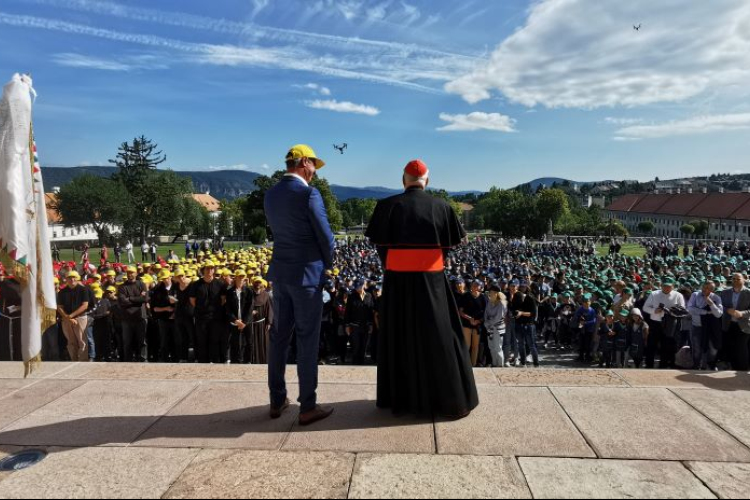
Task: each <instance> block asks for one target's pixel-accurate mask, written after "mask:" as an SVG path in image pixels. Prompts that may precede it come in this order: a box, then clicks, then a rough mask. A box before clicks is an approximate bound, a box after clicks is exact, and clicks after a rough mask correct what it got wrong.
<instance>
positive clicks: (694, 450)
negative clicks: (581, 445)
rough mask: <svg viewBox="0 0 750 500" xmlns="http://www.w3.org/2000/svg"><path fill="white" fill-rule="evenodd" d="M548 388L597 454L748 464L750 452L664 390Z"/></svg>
mask: <svg viewBox="0 0 750 500" xmlns="http://www.w3.org/2000/svg"><path fill="white" fill-rule="evenodd" d="M552 391H553V393H554V394H555V395H556V396H557V398H558V400H559V401H560V403H561V404H562V405H563V407H564V408H565V410H566V411H567V412H568V414H569V415H570V417H571V418H572V419H573V421H574V422H575V424H576V425H577V427H578V428H579V429H580V430H581V432H583V434H584V435H585V436H586V438H587V440H588V442H589V443H590V444H591V445H592V446H593V447H594V449H595V450H596V452H597V454H598V455H599V457H600V458H614V459H630V460H664V461H687V460H693V461H705V462H742V463H744V462H750V450H748V449H747V448H746V447H745V446H743V445H742V444H741V443H739V442H738V441H737V440H735V439H734V438H733V437H732V436H730V435H729V434H727V433H726V432H724V431H722V430H721V429H719V428H718V427H717V426H716V425H715V424H714V423H713V422H711V421H710V420H708V419H707V418H705V417H704V416H702V415H701V414H699V413H698V412H696V411H695V410H694V409H692V408H691V407H690V406H689V405H688V404H686V403H685V402H684V401H682V400H680V399H679V398H678V397H677V396H675V395H674V394H672V393H671V392H669V391H668V390H666V389H603V388H593V389H592V388H553V389H552Z"/></svg>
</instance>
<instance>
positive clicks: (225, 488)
mask: <svg viewBox="0 0 750 500" xmlns="http://www.w3.org/2000/svg"><path fill="white" fill-rule="evenodd" d="M353 467H354V455H350V454H342V453H279V452H252V451H222V450H208V451H203V452H201V453H200V455H198V457H197V458H196V459H195V460H194V461H193V463H192V464H191V465H190V467H188V469H187V470H186V471H185V472H184V473H183V474H182V476H180V478H179V479H178V480H177V481H176V482H175V483H174V485H173V486H172V487H171V488H170V489H169V491H168V492H167V494H166V495H165V496H164V498H334V499H336V498H338V499H343V498H346V497H347V493H348V491H349V481H350V478H351V474H352V469H353Z"/></svg>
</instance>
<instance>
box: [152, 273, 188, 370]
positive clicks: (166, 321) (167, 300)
mask: <svg viewBox="0 0 750 500" xmlns="http://www.w3.org/2000/svg"><path fill="white" fill-rule="evenodd" d="M176 296H177V287H175V286H174V283H173V282H172V273H171V272H170V271H169V270H167V269H163V270H162V271H161V272H160V273H159V284H158V285H156V287H154V290H153V292H151V311H152V316H153V320H154V321H156V322H157V325H158V329H159V358H158V359H159V361H161V362H162V363H168V362H170V360H171V361H172V362H173V363H177V362H179V361H180V355H181V353H182V337H181V336H179V335H177V334H176V331H177V330H176V327H175V311H176V309H177V306H176V304H177V297H176ZM153 347H156V346H153Z"/></svg>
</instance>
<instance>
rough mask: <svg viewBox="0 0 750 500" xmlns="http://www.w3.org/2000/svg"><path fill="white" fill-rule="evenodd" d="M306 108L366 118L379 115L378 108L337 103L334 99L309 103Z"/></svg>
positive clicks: (344, 102) (350, 103) (345, 102)
mask: <svg viewBox="0 0 750 500" xmlns="http://www.w3.org/2000/svg"><path fill="white" fill-rule="evenodd" d="M306 104H307V107H309V108H313V109H324V110H328V111H335V112H337V113H354V114H359V115H367V116H378V115H379V114H380V110H379V109H378V108H375V107H373V106H367V105H364V104H354V103H353V102H347V101H343V102H339V101H337V100H335V99H331V100H327V101H321V100H316V101H309V102H307V103H306Z"/></svg>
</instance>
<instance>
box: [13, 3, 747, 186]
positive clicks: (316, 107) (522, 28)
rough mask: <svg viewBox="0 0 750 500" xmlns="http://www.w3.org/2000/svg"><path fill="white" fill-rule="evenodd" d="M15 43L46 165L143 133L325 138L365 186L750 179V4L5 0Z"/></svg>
mask: <svg viewBox="0 0 750 500" xmlns="http://www.w3.org/2000/svg"><path fill="white" fill-rule="evenodd" d="M654 4H657V5H654ZM634 24H640V25H642V28H641V31H636V30H634V29H633V25H634ZM0 44H1V45H2V47H3V50H2V51H0V68H2V69H3V70H4V71H5V73H6V77H7V79H10V76H11V75H12V74H13V73H14V72H32V75H33V78H34V83H35V87H36V90H37V92H38V93H39V98H38V99H37V101H36V107H35V128H36V133H37V142H38V143H39V148H40V154H41V159H42V162H43V163H44V164H46V165H49V166H76V165H88V164H103V163H106V160H107V159H109V158H112V157H114V155H115V153H116V150H117V146H118V145H119V144H120V143H121V142H123V141H125V140H129V139H132V138H133V137H134V136H136V135H140V134H145V135H146V136H148V137H150V138H152V139H154V140H155V141H157V142H158V143H159V145H160V146H161V147H162V148H163V149H164V151H165V152H166V153H167V155H168V157H169V162H168V165H169V166H170V167H171V168H175V169H179V170H190V169H195V170H209V169H223V168H232V169H238V170H251V171H256V172H261V173H268V172H271V171H273V170H275V169H277V168H279V167H280V166H281V164H282V159H283V156H284V154H285V152H286V150H287V149H288V148H289V146H291V145H292V144H295V143H298V142H305V143H309V144H310V145H312V146H313V147H314V148H315V149H316V150H317V152H318V155H319V156H321V157H322V158H324V159H325V160H327V161H328V166H327V167H326V169H325V170H323V171H322V175H324V176H325V177H326V178H328V179H329V180H330V181H331V182H333V183H335V184H343V185H351V186H388V187H397V186H398V184H399V181H400V172H401V169H402V168H403V166H404V165H405V164H406V163H407V162H408V161H409V160H411V159H413V158H422V159H423V160H425V161H426V162H427V164H428V165H429V166H430V167H431V170H432V176H433V181H432V182H433V185H434V186H437V187H444V188H447V189H450V190H475V189H476V190H485V189H488V188H489V187H491V186H499V187H512V186H514V185H516V184H518V183H521V182H526V181H529V180H532V179H534V178H537V177H547V176H558V177H566V178H571V179H574V180H579V181H591V180H604V179H611V178H615V179H622V178H627V179H640V180H647V179H653V178H654V177H655V176H659V177H661V178H670V177H677V176H685V175H708V174H710V173H715V172H733V173H735V172H737V173H738V172H750V165H749V164H748V153H747V151H748V144H750V100H749V99H748V97H750V96H749V95H748V94H749V93H750V4H748V2H747V1H746V0H712V1H711V2H695V1H694V0H660V1H659V2H653V0H628V1H627V2H622V1H619V0H540V1H533V2H531V1H528V0H473V1H472V0H470V1H468V2H463V3H458V2H448V1H446V0H439V1H435V0H431V1H426V0H424V1H423V0H306V1H299V0H284V1H280V0H276V1H274V0H212V1H211V2H198V1H192V0H191V1H187V0H182V1H177V0H159V1H151V2H147V1H144V0H133V1H125V0H119V3H118V2H114V1H112V2H110V1H100V0H1V1H0ZM0 76H2V75H0ZM6 77H3V78H6ZM342 142H347V143H348V144H349V149H348V151H347V152H346V154H345V155H343V156H342V155H339V154H338V153H337V152H335V151H334V149H333V147H332V145H333V144H334V143H342Z"/></svg>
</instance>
